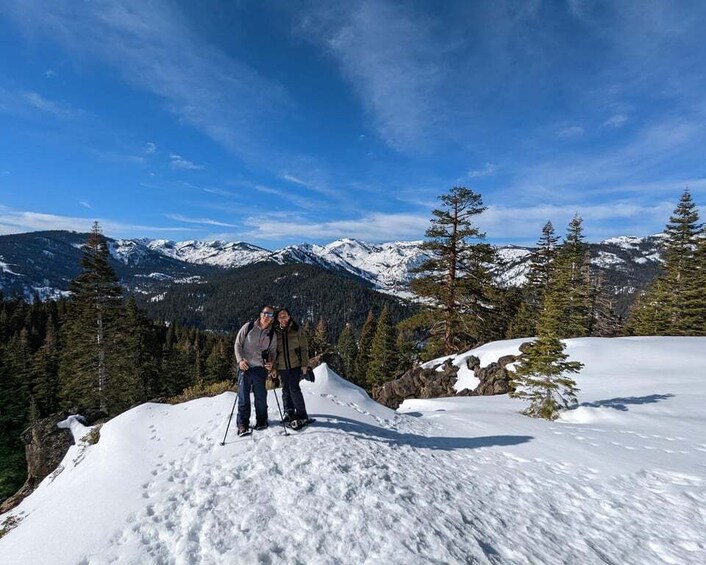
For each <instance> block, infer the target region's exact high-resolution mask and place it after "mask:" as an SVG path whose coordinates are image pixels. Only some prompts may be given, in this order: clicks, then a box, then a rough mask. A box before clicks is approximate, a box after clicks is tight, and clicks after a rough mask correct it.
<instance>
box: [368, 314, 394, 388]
mask: <svg viewBox="0 0 706 565" xmlns="http://www.w3.org/2000/svg"><path fill="white" fill-rule="evenodd" d="M395 341H396V336H395V329H394V327H393V326H392V325H391V324H390V312H389V310H388V309H387V306H385V308H383V310H382V313H381V314H380V318H378V322H377V326H376V327H375V334H374V336H373V341H372V343H371V346H370V362H369V363H368V372H367V375H366V381H367V383H368V387H369V388H372V387H373V385H380V384H382V383H384V382H385V381H388V380H391V379H392V378H393V377H394V371H395V368H396V367H397V352H396V347H395Z"/></svg>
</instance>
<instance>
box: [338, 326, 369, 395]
mask: <svg viewBox="0 0 706 565" xmlns="http://www.w3.org/2000/svg"><path fill="white" fill-rule="evenodd" d="M336 349H337V350H338V354H339V355H340V356H341V359H342V360H343V368H344V371H345V375H344V376H345V377H346V378H347V379H349V380H351V381H353V382H355V383H356V384H358V385H362V384H363V383H358V382H356V381H357V379H356V378H355V358H356V356H357V355H358V346H357V345H356V343H355V335H353V327H352V326H351V325H350V324H346V325H345V327H344V328H343V331H342V332H341V335H340V336H339V338H338V345H337V347H336Z"/></svg>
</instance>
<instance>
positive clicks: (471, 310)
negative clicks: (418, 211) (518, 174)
mask: <svg viewBox="0 0 706 565" xmlns="http://www.w3.org/2000/svg"><path fill="white" fill-rule="evenodd" d="M440 200H441V202H442V207H441V208H440V209H436V210H433V211H432V214H433V216H434V217H433V218H432V220H431V227H429V229H427V231H426V237H427V240H426V241H425V242H424V243H423V244H422V249H424V250H425V251H426V252H427V253H428V254H429V259H428V260H426V261H424V263H422V265H420V266H419V267H418V268H417V269H416V272H417V273H418V274H419V275H420V276H418V277H417V278H415V279H414V280H413V281H412V290H413V291H414V292H415V293H416V294H417V295H418V296H420V297H422V298H425V299H427V300H428V301H430V302H431V303H432V304H433V308H431V309H427V310H425V311H424V312H422V313H421V314H419V315H418V316H417V317H416V319H417V320H418V322H419V325H420V326H426V327H428V328H429V340H428V346H429V347H428V349H429V353H432V354H435V353H444V354H450V353H452V352H454V351H457V350H459V349H461V348H464V347H468V346H471V345H475V344H476V343H477V342H478V341H479V340H480V335H481V334H482V332H483V326H484V322H485V318H486V315H487V313H488V312H489V310H490V302H491V298H490V293H489V289H490V288H491V286H492V278H491V275H490V272H489V270H488V265H489V264H491V263H492V261H493V258H494V251H493V248H492V247H491V246H490V245H488V244H486V243H482V240H483V239H484V238H485V234H484V233H482V232H481V231H480V230H479V229H478V228H477V227H476V226H474V225H473V221H474V217H475V216H477V215H478V214H481V213H482V212H483V211H484V210H485V206H483V201H482V198H481V196H480V195H479V194H476V193H475V192H473V191H472V190H469V189H468V188H466V187H461V186H455V187H453V188H452V189H451V191H450V192H449V193H448V194H444V195H442V196H440ZM472 241H476V243H473V242H472Z"/></svg>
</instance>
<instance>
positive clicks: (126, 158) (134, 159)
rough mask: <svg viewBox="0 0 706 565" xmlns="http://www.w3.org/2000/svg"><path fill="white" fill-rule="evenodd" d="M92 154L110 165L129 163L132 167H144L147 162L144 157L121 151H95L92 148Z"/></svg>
mask: <svg viewBox="0 0 706 565" xmlns="http://www.w3.org/2000/svg"><path fill="white" fill-rule="evenodd" d="M90 152H91V153H93V154H94V155H96V156H97V157H98V158H99V159H101V160H103V161H108V162H110V163H127V164H132V165H142V164H144V163H146V162H147V159H145V157H144V156H142V155H133V154H130V153H123V152H121V151H115V150H110V149H95V148H91V149H90Z"/></svg>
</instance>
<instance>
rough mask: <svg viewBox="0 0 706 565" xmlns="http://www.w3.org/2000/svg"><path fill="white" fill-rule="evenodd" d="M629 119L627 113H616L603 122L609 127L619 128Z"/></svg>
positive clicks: (604, 125) (605, 126)
mask: <svg viewBox="0 0 706 565" xmlns="http://www.w3.org/2000/svg"><path fill="white" fill-rule="evenodd" d="M627 121H628V117H627V116H626V115H625V114H615V115H613V116H611V117H610V118H608V119H607V120H606V121H605V122H603V127H604V128H608V129H618V128H621V127H623V126H624V125H625V124H626V123H627Z"/></svg>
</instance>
